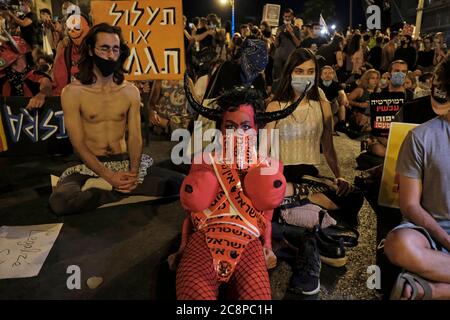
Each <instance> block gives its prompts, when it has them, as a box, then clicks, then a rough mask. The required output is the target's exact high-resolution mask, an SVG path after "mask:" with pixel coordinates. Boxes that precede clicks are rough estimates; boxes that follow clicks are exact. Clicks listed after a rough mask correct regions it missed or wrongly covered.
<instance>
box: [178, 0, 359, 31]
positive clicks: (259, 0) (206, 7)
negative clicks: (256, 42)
mask: <svg viewBox="0 0 450 320" xmlns="http://www.w3.org/2000/svg"><path fill="white" fill-rule="evenodd" d="M330 2H334V3H335V4H336V8H337V12H336V21H327V23H328V24H329V25H331V24H333V23H337V24H339V25H341V26H347V25H348V22H349V21H348V11H349V10H348V7H349V1H348V0H330ZM360 2H361V0H353V3H354V5H353V10H354V14H353V19H354V21H355V23H354V24H358V23H362V18H361V16H362V9H361V4H360ZM266 3H273V4H281V10H282V11H283V9H284V8H292V9H293V10H294V11H295V13H296V15H297V16H300V17H301V12H302V10H303V5H304V1H301V0H235V7H236V28H237V27H238V26H239V25H240V24H242V23H245V22H254V23H258V24H259V22H260V21H261V18H262V13H263V7H264V4H266ZM183 9H184V14H185V15H186V16H187V17H188V19H189V20H190V19H192V18H194V17H196V16H206V15H207V14H208V13H216V14H218V15H219V16H220V17H221V18H222V21H223V22H224V21H226V20H230V21H231V7H230V6H223V5H221V4H220V1H219V0H183ZM319 14H320V12H318V13H317V20H319ZM338 17H339V18H338Z"/></svg>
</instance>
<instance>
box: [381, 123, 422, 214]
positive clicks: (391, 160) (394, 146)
mask: <svg viewBox="0 0 450 320" xmlns="http://www.w3.org/2000/svg"><path fill="white" fill-rule="evenodd" d="M415 127H417V124H412V123H400V122H392V123H391V129H390V132H389V139H388V145H387V149H386V157H385V159H384V167H383V176H382V178H381V187H380V193H379V195H378V204H379V205H380V206H386V207H391V208H400V203H399V198H398V197H399V192H398V190H399V189H398V183H399V181H398V176H397V174H396V170H395V168H396V165H397V158H398V154H399V152H400V147H401V146H402V143H403V141H404V140H405V138H406V135H407V134H408V132H409V131H410V130H412V129H414V128H415Z"/></svg>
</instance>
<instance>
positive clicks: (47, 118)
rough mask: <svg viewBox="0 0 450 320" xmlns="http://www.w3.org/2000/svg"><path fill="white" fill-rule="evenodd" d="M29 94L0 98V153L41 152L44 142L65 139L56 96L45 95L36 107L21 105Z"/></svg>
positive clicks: (45, 145) (42, 151)
mask: <svg viewBox="0 0 450 320" xmlns="http://www.w3.org/2000/svg"><path fill="white" fill-rule="evenodd" d="M29 100H30V98H25V97H4V98H2V100H1V102H0V109H1V123H0V141H1V143H0V147H1V149H0V152H1V154H2V155H6V154H8V155H12V154H14V155H26V154H45V153H47V151H48V149H47V145H48V144H49V143H55V140H61V139H67V138H68V136H67V133H66V129H65V126H64V116H63V111H62V109H61V100H60V98H59V97H51V98H46V99H45V105H44V106H43V107H42V108H40V109H36V110H31V111H29V110H27V109H25V107H26V106H27V104H28V101H29Z"/></svg>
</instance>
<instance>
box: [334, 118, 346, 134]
mask: <svg viewBox="0 0 450 320" xmlns="http://www.w3.org/2000/svg"><path fill="white" fill-rule="evenodd" d="M334 131H338V132H342V133H347V131H348V130H347V124H346V123H345V121H339V122H338V123H336V125H335V126H334Z"/></svg>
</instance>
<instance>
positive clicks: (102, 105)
mask: <svg viewBox="0 0 450 320" xmlns="http://www.w3.org/2000/svg"><path fill="white" fill-rule="evenodd" d="M129 108H130V101H129V99H128V98H127V96H126V95H125V94H124V93H123V92H120V91H116V92H111V91H110V92H96V91H94V92H92V91H89V90H86V91H84V92H83V95H82V97H81V116H82V118H83V120H84V121H87V122H91V123H97V122H105V121H123V120H124V119H126V116H127V113H128V110H129Z"/></svg>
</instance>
